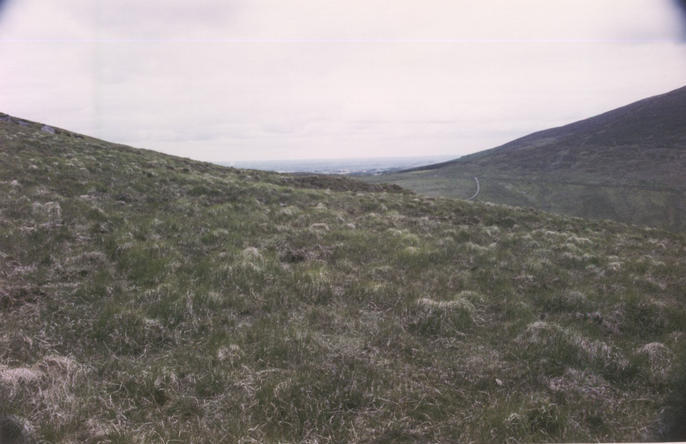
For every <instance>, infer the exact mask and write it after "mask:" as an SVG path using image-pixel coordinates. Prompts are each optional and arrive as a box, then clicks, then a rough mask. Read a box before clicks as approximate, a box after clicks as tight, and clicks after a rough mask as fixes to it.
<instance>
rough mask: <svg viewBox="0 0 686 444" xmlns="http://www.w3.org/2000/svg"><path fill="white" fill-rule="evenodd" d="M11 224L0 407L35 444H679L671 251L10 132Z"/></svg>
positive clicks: (585, 225) (683, 286)
mask: <svg viewBox="0 0 686 444" xmlns="http://www.w3.org/2000/svg"><path fill="white" fill-rule="evenodd" d="M58 208H59V210H58ZM0 222H1V223H0V259H1V260H0V311H1V316H2V323H0V416H3V417H4V418H12V421H13V423H12V424H15V425H16V424H20V425H21V427H23V428H25V429H26V430H27V431H29V432H30V434H31V435H32V436H33V437H34V438H35V439H43V440H46V441H49V442H73V441H86V442H101V441H104V442H161V441H164V442H255V441H257V442H341V441H350V442H417V441H422V442H424V441H435V442H454V441H478V442H484V441H489V442H490V441H508V440H509V441H519V442H521V441H539V442H543V441H631V440H647V439H651V438H662V437H665V436H668V434H669V433H679V432H678V430H677V427H676V426H674V424H678V423H679V420H678V418H681V416H679V415H683V411H684V410H683V407H684V403H683V400H682V399H681V398H680V394H679V393H681V392H682V391H683V390H681V389H680V388H681V387H683V379H684V376H683V375H684V372H683V368H684V365H685V363H686V361H684V356H686V355H684V353H683V345H684V342H683V341H684V325H686V310H685V309H684V304H683V297H684V294H686V291H685V290H686V281H684V278H683V276H684V270H685V269H686V268H685V265H686V264H685V259H684V258H685V257H686V254H684V253H686V242H685V239H684V237H683V235H679V234H673V233H669V232H666V231H660V230H656V229H647V228H637V227H630V226H627V225H623V224H619V223H614V222H607V221H587V220H583V219H577V218H567V217H561V216H554V215H550V214H546V213H542V212H538V211H535V210H530V209H521V208H511V207H505V206H498V205H489V204H482V203H471V202H465V201H461V200H456V199H445V198H427V197H421V196H418V195H415V194H412V193H409V192H405V191H403V190H400V189H397V188H395V187H388V186H371V185H367V184H364V183H360V182H355V181H352V180H350V179H345V178H332V177H318V176H305V177H302V176H288V175H280V174H276V173H266V172H258V171H246V170H237V169H232V168H224V167H219V166H215V165H211V164H207V163H200V162H193V161H190V160H187V159H181V158H176V157H171V156H165V155H161V154H158V153H155V152H152V151H144V150H135V149H132V148H128V147H124V146H119V145H113V144H108V143H106V142H103V141H99V140H96V139H90V138H87V137H82V136H78V135H74V134H72V133H69V132H67V131H63V130H58V131H57V133H56V134H54V135H53V134H48V133H45V132H43V131H41V130H40V125H37V124H32V123H28V124H26V125H20V124H18V123H16V122H14V121H0ZM3 424H4V423H3ZM10 428H11V427H9V426H8V430H9V429H10ZM15 429H16V427H15ZM15 429H13V430H15ZM15 431H16V430H15Z"/></svg>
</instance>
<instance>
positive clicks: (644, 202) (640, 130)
mask: <svg viewBox="0 0 686 444" xmlns="http://www.w3.org/2000/svg"><path fill="white" fill-rule="evenodd" d="M472 176H479V178H480V180H481V184H482V193H481V195H480V197H481V199H483V200H489V201H492V202H499V203H507V204H512V205H526V206H532V207H536V208H540V209H544V210H548V211H555V212H561V213H565V214H570V215H575V216H583V217H595V218H611V219H616V220H619V221H623V222H630V223H639V224H647V225H654V226H660V227H664V228H669V229H674V230H683V229H685V228H686V206H685V204H684V199H683V197H684V192H686V179H684V178H685V177H686V87H683V88H679V89H677V90H674V91H671V92H669V93H666V94H662V95H658V96H654V97H650V98H647V99H644V100H640V101H638V102H635V103H632V104H630V105H627V106H624V107H621V108H618V109H615V110H612V111H609V112H606V113H604V114H601V115H598V116H595V117H591V118H589V119H585V120H581V121H578V122H575V123H572V124H569V125H565V126H562V127H558V128H551V129H547V130H544V131H539V132H536V133H533V134H530V135H528V136H525V137H522V138H520V139H517V140H514V141H512V142H509V143H506V144H504V145H501V146H499V147H496V148H493V149H490V150H486V151H481V152H478V153H475V154H472V155H468V156H464V157H461V158H459V159H456V160H454V161H450V162H444V163H441V164H436V165H429V166H427V167H423V168H417V169H414V170H410V171H406V172H404V173H401V174H397V175H389V176H384V177H382V178H381V179H372V181H378V180H388V181H389V182H394V183H398V184H400V185H402V186H405V187H407V188H410V189H413V190H415V191H418V192H423V193H427V194H431V195H452V196H465V197H466V196H469V193H470V191H471V186H470V185H471V184H470V180H471V177H472ZM465 187H466V189H464V188H465Z"/></svg>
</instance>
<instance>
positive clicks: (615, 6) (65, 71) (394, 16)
mask: <svg viewBox="0 0 686 444" xmlns="http://www.w3.org/2000/svg"><path fill="white" fill-rule="evenodd" d="M684 3H686V2H683V1H677V0H421V1H420V0H345V1H343V0H335V1H334V0H194V1H174V0H146V1H139V0H60V1H59V2H57V1H52V0H0V111H2V112H5V113H8V114H12V115H15V116H18V117H23V118H26V119H30V120H35V121H40V122H44V123H48V124H52V125H55V126H58V127H62V128H66V129H69V130H72V131H76V132H81V133H85V134H88V135H92V136H95V137H99V138H103V139H106V140H109V141H114V142H120V143H125V144H129V145H132V146H136V147H143V148H149V149H154V150H157V151H162V152H165V153H169V154H175V155H181V156H184V157H191V158H194V159H199V160H207V161H225V162H231V161H241V160H270V159H306V158H354V157H384V156H426V155H451V156H453V155H454V156H455V157H458V156H460V155H464V154H468V153H471V152H476V151H481V150H483V149H488V148H491V147H493V146H497V145H500V144H502V143H505V142H507V141H509V140H511V139H514V138H516V137H520V136H523V135H526V134H528V133H530V132H533V131H537V130H541V129H545V128H549V127H552V126H559V125H562V124H566V123H570V122H572V121H575V120H579V119H582V118H586V117H590V116H592V115H595V114H598V113H601V112H604V111H607V110H610V109H612V108H615V107H618V106H622V105H625V104H628V103H630V102H633V101H635V100H639V99H641V98H644V97H647V96H651V95H655V94H660V93H664V92H667V91H670V90H673V89H676V88H679V87H681V86H684V85H686V26H684V20H683V19H684V15H683V14H681V13H680V11H679V5H680V4H681V5H683V4H684Z"/></svg>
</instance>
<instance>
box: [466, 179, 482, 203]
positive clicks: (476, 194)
mask: <svg viewBox="0 0 686 444" xmlns="http://www.w3.org/2000/svg"><path fill="white" fill-rule="evenodd" d="M474 182H476V192H475V193H474V195H473V196H472V197H470V198H469V199H467V200H474V199H476V196H478V195H479V191H481V187H480V186H479V179H478V178H477V177H476V176H474Z"/></svg>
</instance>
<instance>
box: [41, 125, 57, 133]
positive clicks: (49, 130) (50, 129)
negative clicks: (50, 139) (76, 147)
mask: <svg viewBox="0 0 686 444" xmlns="http://www.w3.org/2000/svg"><path fill="white" fill-rule="evenodd" d="M40 130H41V131H43V132H44V133H48V134H55V128H53V127H51V126H48V125H43V126H42V127H41V129H40Z"/></svg>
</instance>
